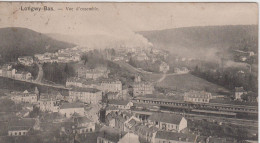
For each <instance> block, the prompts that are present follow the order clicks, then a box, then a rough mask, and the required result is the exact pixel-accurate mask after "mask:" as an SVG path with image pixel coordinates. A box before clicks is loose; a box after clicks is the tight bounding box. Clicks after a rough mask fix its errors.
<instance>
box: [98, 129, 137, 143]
mask: <svg viewBox="0 0 260 143" xmlns="http://www.w3.org/2000/svg"><path fill="white" fill-rule="evenodd" d="M125 135H126V133H125V132H122V131H119V130H118V129H115V128H110V127H107V126H104V127H102V128H101V129H100V131H99V134H98V137H97V143H119V140H120V139H121V138H123V137H124V136H125ZM131 142H132V141H131Z"/></svg>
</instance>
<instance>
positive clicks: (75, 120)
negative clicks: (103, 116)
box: [74, 117, 93, 124]
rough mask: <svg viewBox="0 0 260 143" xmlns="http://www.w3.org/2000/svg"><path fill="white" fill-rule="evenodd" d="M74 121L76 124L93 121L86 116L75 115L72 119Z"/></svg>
mask: <svg viewBox="0 0 260 143" xmlns="http://www.w3.org/2000/svg"><path fill="white" fill-rule="evenodd" d="M74 122H75V123H78V124H82V123H92V122H93V121H91V120H90V119H89V118H88V117H77V118H75V119H74Z"/></svg>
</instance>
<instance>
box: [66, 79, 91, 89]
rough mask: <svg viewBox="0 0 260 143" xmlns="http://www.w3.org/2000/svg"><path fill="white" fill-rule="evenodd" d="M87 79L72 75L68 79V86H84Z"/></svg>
mask: <svg viewBox="0 0 260 143" xmlns="http://www.w3.org/2000/svg"><path fill="white" fill-rule="evenodd" d="M85 81H86V80H85V79H83V78H78V77H70V78H68V79H67V81H66V87H73V86H75V87H83V82H85Z"/></svg>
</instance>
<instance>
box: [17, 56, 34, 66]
mask: <svg viewBox="0 0 260 143" xmlns="http://www.w3.org/2000/svg"><path fill="white" fill-rule="evenodd" d="M18 62H19V63H21V64H22V65H25V66H31V65H32V64H33V57H31V56H21V57H19V58H18Z"/></svg>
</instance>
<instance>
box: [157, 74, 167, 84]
mask: <svg viewBox="0 0 260 143" xmlns="http://www.w3.org/2000/svg"><path fill="white" fill-rule="evenodd" d="M165 78H166V74H163V75H162V77H161V78H160V79H159V80H157V83H160V82H162V81H163V80H164V79H165Z"/></svg>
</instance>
